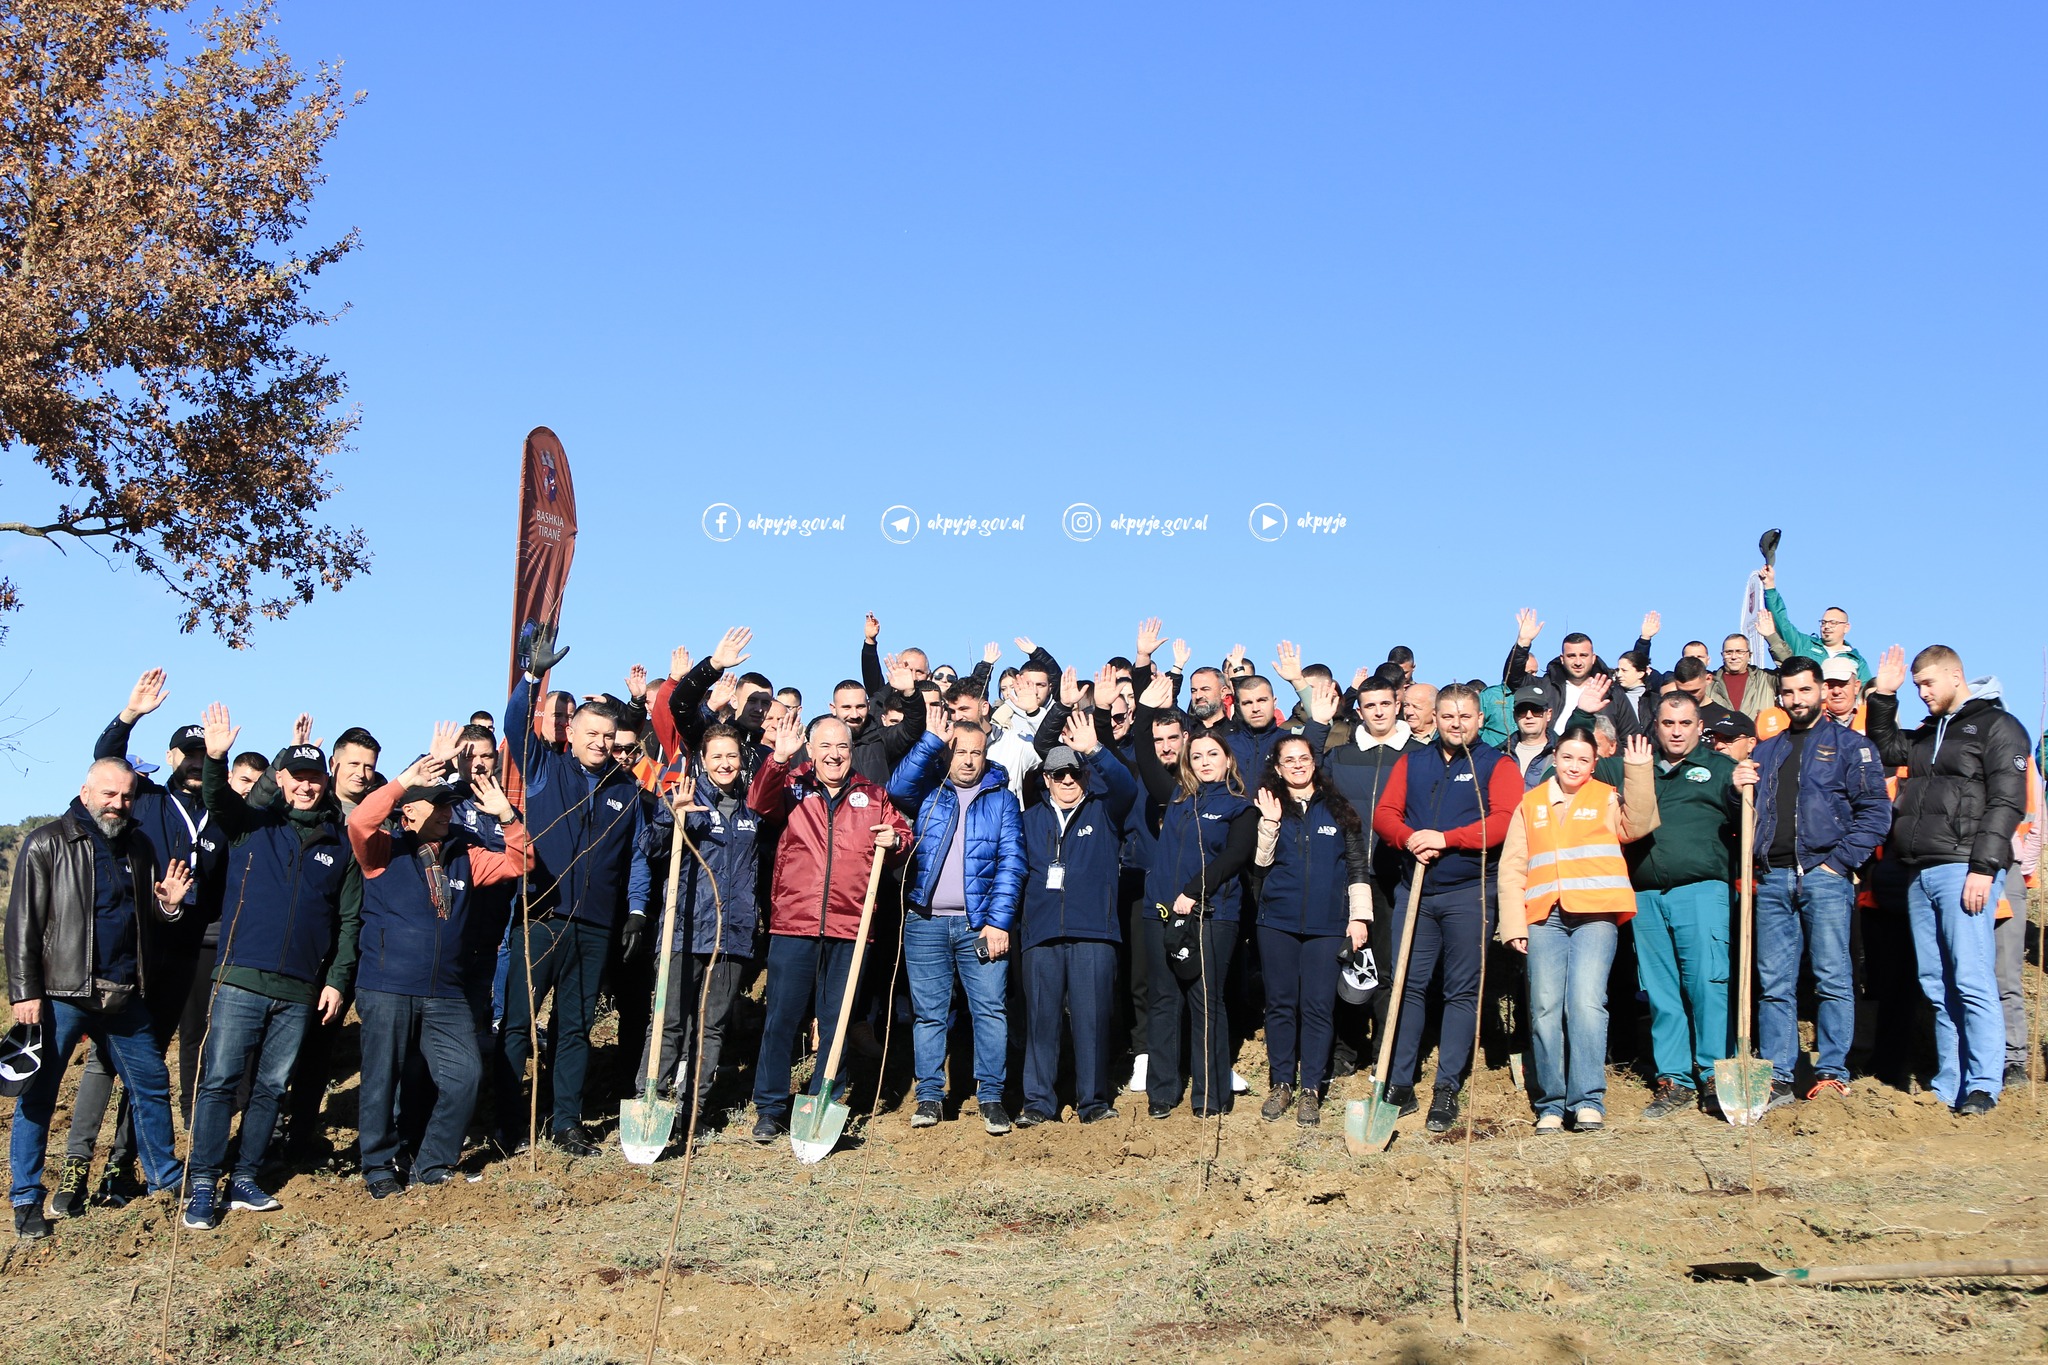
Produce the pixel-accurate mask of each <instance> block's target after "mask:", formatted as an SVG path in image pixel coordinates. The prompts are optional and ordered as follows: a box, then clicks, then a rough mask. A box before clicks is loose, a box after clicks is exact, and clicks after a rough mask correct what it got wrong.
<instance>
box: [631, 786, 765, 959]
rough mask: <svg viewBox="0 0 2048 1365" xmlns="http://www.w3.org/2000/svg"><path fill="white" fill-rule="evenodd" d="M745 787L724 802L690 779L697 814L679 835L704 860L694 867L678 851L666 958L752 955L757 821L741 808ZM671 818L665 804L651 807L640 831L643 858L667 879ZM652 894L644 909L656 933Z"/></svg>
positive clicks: (657, 905)
mask: <svg viewBox="0 0 2048 1365" xmlns="http://www.w3.org/2000/svg"><path fill="white" fill-rule="evenodd" d="M746 790H747V789H746V788H745V787H744V786H742V787H741V788H740V789H739V795H738V796H736V797H732V796H725V795H723V794H722V793H720V791H719V790H718V788H717V787H716V786H715V785H714V784H713V783H712V781H711V779H710V778H709V777H707V776H705V774H704V773H703V772H702V771H699V772H698V773H697V798H696V799H697V804H698V805H700V806H703V807H704V809H703V810H702V811H699V812H698V813H697V814H695V815H692V816H690V817H689V818H688V819H687V820H685V821H684V822H683V829H684V831H685V832H686V833H687V834H688V835H689V836H690V841H691V842H692V843H694V844H696V845H697V852H699V853H701V854H703V855H704V862H703V863H700V862H698V861H697V860H696V859H695V858H693V857H691V856H690V850H689V848H688V847H687V846H685V847H684V848H683V850H682V863H681V865H680V866H679V867H678V868H677V869H676V937H675V944H674V946H673V948H672V949H671V951H673V952H677V953H701V954H703V955H704V956H706V957H709V956H710V955H711V953H712V950H713V948H714V947H716V949H717V952H718V955H719V956H720V957H731V958H751V957H752V956H753V955H754V930H755V928H756V926H758V925H759V924H760V921H761V907H760V902H759V900H758V899H757V892H758V883H759V880H760V845H759V842H758V840H759V838H760V832H761V817H760V816H759V815H757V814H756V813H755V812H753V811H752V810H750V809H748V807H747V801H746ZM675 827H676V826H675V817H674V816H672V815H671V814H670V813H669V809H668V806H667V804H666V803H663V804H661V805H660V806H659V807H657V808H656V810H655V813H654V820H653V822H652V823H651V824H649V825H648V827H647V833H648V839H647V852H648V856H649V858H650V859H652V861H653V862H654V863H655V864H656V866H657V867H658V868H659V869H660V870H661V874H662V877H663V878H664V879H665V878H666V876H667V867H668V853H669V843H670V840H672V839H673V838H674V837H675ZM705 863H709V864H710V865H711V875H710V876H706V875H705V872H704V864H705ZM714 877H715V878H717V881H718V890H717V894H716V895H714V894H713V893H712V887H711V882H712V878H714ZM663 888H664V890H663V891H662V892H658V893H657V896H656V900H655V902H654V904H652V905H650V906H649V907H648V916H649V918H650V920H651V921H652V924H651V925H650V928H652V929H653V931H654V932H656V933H659V932H660V931H661V930H660V925H661V921H660V918H659V917H660V915H661V913H662V910H663V906H662V904H661V899H660V897H661V895H663V894H665V890H666V881H665V880H664V882H663ZM721 906H722V907H723V909H724V916H725V926H724V928H723V930H721V929H720V928H719V923H718V919H719V914H718V912H719V909H720V907H721Z"/></svg>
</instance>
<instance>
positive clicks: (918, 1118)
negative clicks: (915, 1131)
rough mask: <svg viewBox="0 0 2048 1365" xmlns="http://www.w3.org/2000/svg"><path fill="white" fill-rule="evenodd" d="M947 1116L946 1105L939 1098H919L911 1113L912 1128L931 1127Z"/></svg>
mask: <svg viewBox="0 0 2048 1365" xmlns="http://www.w3.org/2000/svg"><path fill="white" fill-rule="evenodd" d="M945 1116H946V1106H945V1105H943V1104H941V1103H939V1101H937V1100H919V1101H918V1102H917V1108H916V1109H915V1110H914V1111H913V1112H912V1113H911V1115H910V1126H911V1127H912V1128H931V1127H933V1126H935V1125H936V1124H937V1123H938V1121H939V1120H940V1119H942V1118H944V1117H945Z"/></svg>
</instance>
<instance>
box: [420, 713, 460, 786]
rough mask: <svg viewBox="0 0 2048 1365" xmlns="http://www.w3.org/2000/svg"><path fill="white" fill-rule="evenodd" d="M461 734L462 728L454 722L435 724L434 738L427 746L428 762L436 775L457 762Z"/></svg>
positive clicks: (441, 721) (444, 721)
mask: <svg viewBox="0 0 2048 1365" xmlns="http://www.w3.org/2000/svg"><path fill="white" fill-rule="evenodd" d="M461 734H462V727H461V726H460V725H458V724H456V723H455V722H454V721H452V720H437V721H435V722H434V738H433V739H432V740H431V741H430V742H429V743H428V745H427V761H428V764H429V766H430V767H432V768H433V770H434V772H435V774H436V775H438V774H439V773H441V772H442V771H444V770H446V769H447V767H448V765H449V764H451V763H453V762H454V761H455V753H456V750H457V749H459V748H460V747H461V740H460V736H461Z"/></svg>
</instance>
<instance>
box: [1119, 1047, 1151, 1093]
mask: <svg viewBox="0 0 2048 1365" xmlns="http://www.w3.org/2000/svg"><path fill="white" fill-rule="evenodd" d="M1145 1062H1146V1054H1144V1053H1142V1052H1141V1053H1139V1054H1138V1055H1137V1056H1135V1057H1133V1058H1131V1078H1130V1080H1128V1081H1126V1082H1125V1083H1124V1089H1126V1090H1128V1091H1130V1092H1131V1093H1132V1094H1134V1095H1135V1094H1137V1093H1139V1092H1140V1091H1142V1090H1144V1088H1145V1072H1146V1070H1147V1068H1146V1065H1145Z"/></svg>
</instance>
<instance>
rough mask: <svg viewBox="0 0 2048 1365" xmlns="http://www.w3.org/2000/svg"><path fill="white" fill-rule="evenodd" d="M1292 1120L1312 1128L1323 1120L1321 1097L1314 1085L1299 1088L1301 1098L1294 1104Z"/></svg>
mask: <svg viewBox="0 0 2048 1365" xmlns="http://www.w3.org/2000/svg"><path fill="white" fill-rule="evenodd" d="M1294 1121H1295V1122H1296V1123H1298V1124H1300V1125H1301V1126H1302V1127H1304V1128H1314V1127H1315V1126H1317V1125H1318V1124H1320V1123H1321V1122H1322V1121H1323V1097H1322V1094H1321V1092H1319V1091H1318V1090H1317V1089H1316V1088H1315V1087H1314V1086H1309V1085H1305V1086H1303V1087H1302V1088H1301V1100H1300V1102H1299V1103H1298V1104H1296V1105H1295V1106H1294Z"/></svg>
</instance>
